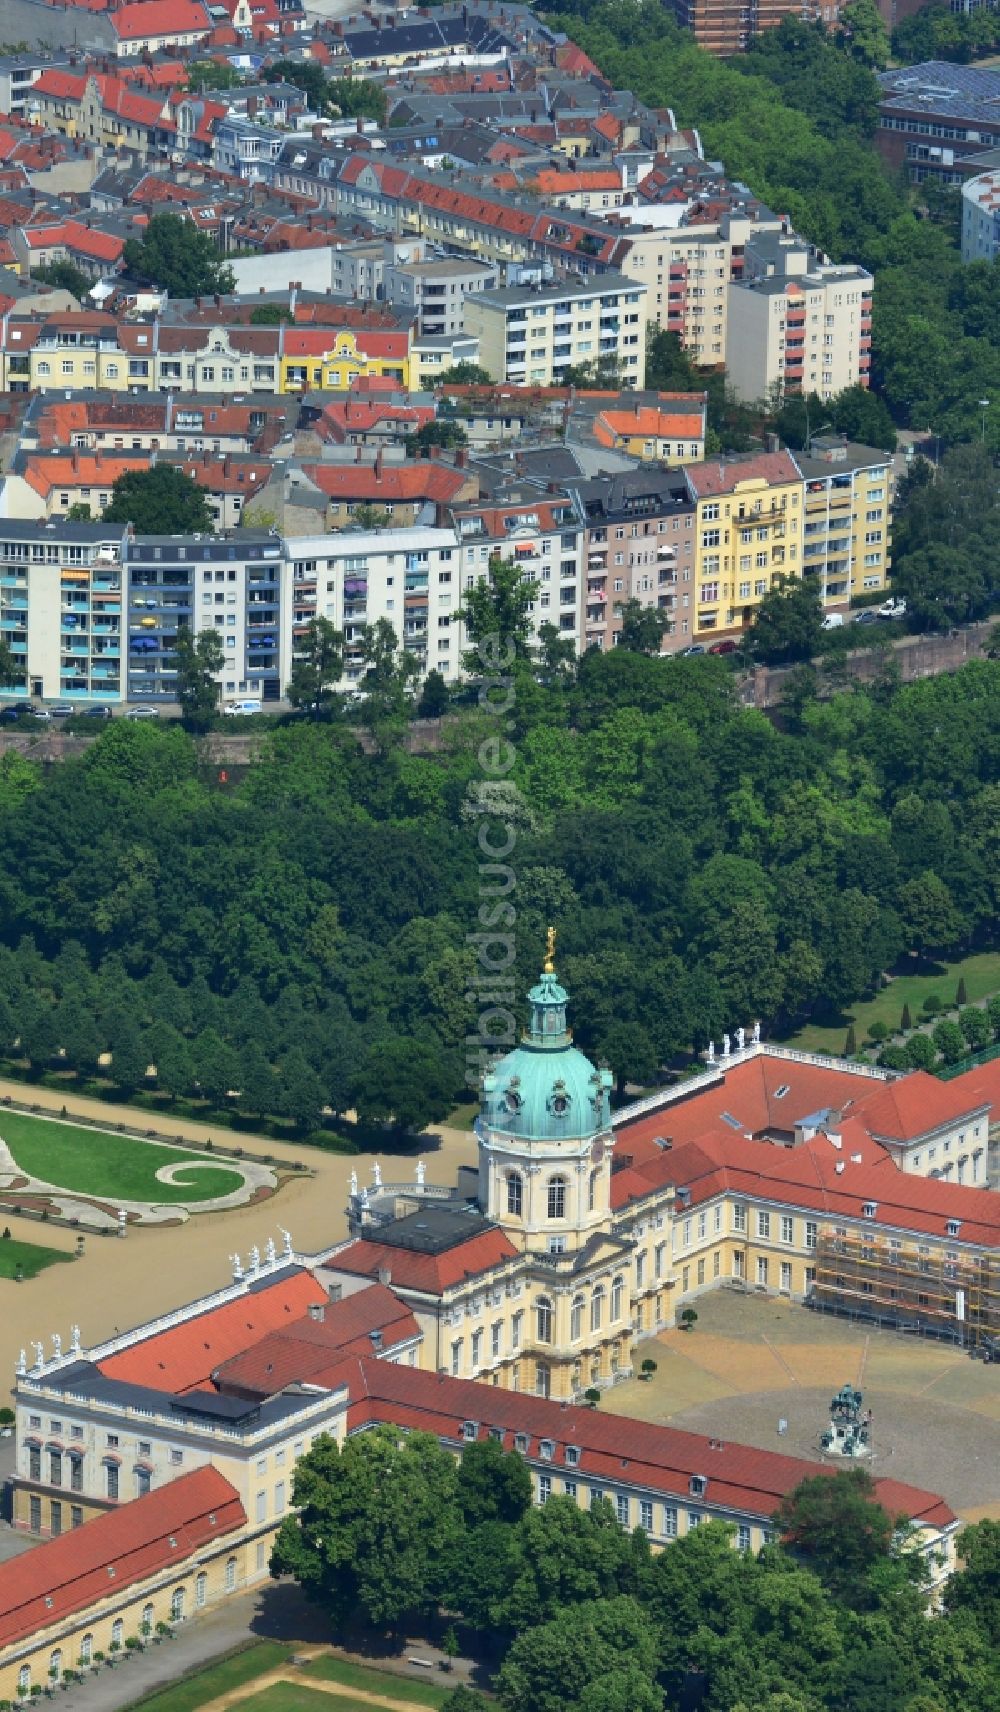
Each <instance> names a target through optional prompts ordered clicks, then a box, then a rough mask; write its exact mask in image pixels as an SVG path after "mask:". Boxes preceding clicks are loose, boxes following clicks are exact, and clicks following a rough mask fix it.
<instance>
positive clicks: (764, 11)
mask: <svg viewBox="0 0 1000 1712" xmlns="http://www.w3.org/2000/svg"><path fill="white" fill-rule="evenodd" d="M674 11H675V13H676V15H677V22H678V23H679V24H680V25H681V27H682V28H683V29H686V30H690V31H691V34H692V35H693V36H694V39H695V41H696V42H697V43H698V46H699V47H702V48H706V49H707V50H708V52H709V53H711V54H716V55H717V56H718V57H719V58H720V59H730V58H731V57H732V55H733V54H738V53H745V51H746V49H747V48H748V47H749V46H750V43H751V42H752V41H753V40H754V37H755V36H759V35H760V33H761V31H763V30H773V29H775V28H776V27H777V25H778V24H780V23H781V21H782V19H783V18H819V17H820V16H822V17H823V18H824V19H827V20H829V21H831V22H832V21H834V20H835V19H836V17H837V14H838V11H839V0H823V4H822V6H821V5H820V4H818V3H816V4H812V3H810V0H806V3H805V4H804V3H803V0H674Z"/></svg>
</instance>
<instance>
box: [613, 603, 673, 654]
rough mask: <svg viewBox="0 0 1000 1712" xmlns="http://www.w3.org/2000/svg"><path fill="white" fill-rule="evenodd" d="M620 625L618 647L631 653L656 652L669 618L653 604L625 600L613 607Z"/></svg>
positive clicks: (658, 650)
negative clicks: (620, 622) (619, 619)
mask: <svg viewBox="0 0 1000 1712" xmlns="http://www.w3.org/2000/svg"><path fill="white" fill-rule="evenodd" d="M615 610H616V612H617V614H618V616H619V617H620V618H621V621H622V627H621V635H620V637H619V641H618V646H619V648H626V649H628V651H629V653H631V654H658V653H659V652H660V644H661V642H662V640H663V637H664V635H665V634H666V630H667V626H668V624H669V622H670V620H669V619H668V617H667V614H666V613H665V612H660V611H659V610H658V609H657V608H656V607H655V606H643V604H642V602H641V600H635V599H634V598H633V599H632V600H625V601H622V603H621V605H620V606H617V607H616V608H615Z"/></svg>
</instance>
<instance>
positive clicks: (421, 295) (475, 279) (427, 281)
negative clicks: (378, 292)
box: [384, 257, 498, 337]
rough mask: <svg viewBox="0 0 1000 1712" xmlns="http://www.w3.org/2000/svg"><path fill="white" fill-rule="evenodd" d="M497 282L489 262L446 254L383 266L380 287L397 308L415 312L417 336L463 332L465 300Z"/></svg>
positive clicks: (495, 273)
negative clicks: (383, 279)
mask: <svg viewBox="0 0 1000 1712" xmlns="http://www.w3.org/2000/svg"><path fill="white" fill-rule="evenodd" d="M497 284H498V277H497V270H496V268H495V267H493V266H492V265H491V264H490V263H489V262H477V261H466V260H465V259H464V258H462V257H448V258H442V259H438V260H428V261H414V262H400V263H398V264H394V265H393V266H391V267H387V268H386V270H385V282H384V290H385V296H386V298H387V300H388V301H389V302H390V303H392V304H394V305H395V307H396V308H397V309H400V310H402V311H403V312H405V313H407V314H412V315H413V316H415V318H416V323H417V332H418V333H419V334H420V335H421V336H423V335H429V336H430V337H436V336H439V335H441V334H453V333H462V332H464V331H465V327H464V319H463V309H464V305H465V302H466V300H467V299H468V298H470V297H474V296H475V295H476V294H477V293H478V292H482V291H492V290H495V289H496V286H497Z"/></svg>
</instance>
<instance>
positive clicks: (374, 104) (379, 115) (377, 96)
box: [326, 77, 386, 126]
mask: <svg viewBox="0 0 1000 1712" xmlns="http://www.w3.org/2000/svg"><path fill="white" fill-rule="evenodd" d="M326 87H327V95H328V98H329V100H330V102H331V103H332V104H333V106H335V107H339V109H340V112H341V115H342V117H343V118H345V119H374V121H375V123H376V125H378V126H382V125H384V124H385V116H386V98H385V90H384V89H383V88H382V85H381V84H380V83H373V82H372V80H371V79H370V78H367V77H339V78H337V80H336V82H333V83H328V84H327V86H326Z"/></svg>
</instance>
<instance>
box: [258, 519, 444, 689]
mask: <svg viewBox="0 0 1000 1712" xmlns="http://www.w3.org/2000/svg"><path fill="white" fill-rule="evenodd" d="M285 552H286V556H287V562H288V566H289V569H290V572H291V581H290V585H289V586H290V599H291V604H292V629H293V638H294V637H298V636H301V635H302V634H303V632H304V630H305V627H306V625H307V624H308V623H309V621H310V620H311V619H313V618H316V617H320V618H326V619H329V621H330V623H331V624H333V625H335V626H336V628H337V629H338V630H342V631H343V633H344V639H345V647H344V684H343V687H344V688H350V687H351V686H352V685H356V684H357V683H358V682H359V680H360V679H361V677H362V676H363V674H364V671H365V669H366V668H365V663H364V660H363V658H362V640H363V632H364V629H365V626H366V625H369V624H374V623H375V621H376V620H377V619H379V618H386V619H388V621H389V623H390V624H391V625H392V627H393V629H394V630H395V632H396V635H397V637H398V638H399V641H400V643H401V645H402V646H403V647H404V648H405V649H406V650H407V651H408V652H409V653H411V654H413V655H414V656H415V657H416V659H417V661H418V662H419V664H420V667H421V670H422V671H430V670H432V669H434V670H437V671H439V672H442V673H443V674H444V676H445V677H446V678H455V677H457V676H458V675H459V674H460V671H461V659H462V646H463V644H462V638H461V626H460V625H458V624H457V623H455V622H454V614H455V612H457V611H458V610H459V608H460V607H461V604H462V598H461V590H462V588H463V587H464V584H463V583H462V581H461V578H460V563H461V555H460V552H459V546H458V542H457V539H456V535H455V531H454V530H453V529H451V528H411V529H392V530H360V529H359V530H357V531H351V533H350V534H340V535H323V534H317V535H312V536H310V535H296V536H292V537H289V538H288V539H287V540H286V542H285ZM293 646H294V640H293Z"/></svg>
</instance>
